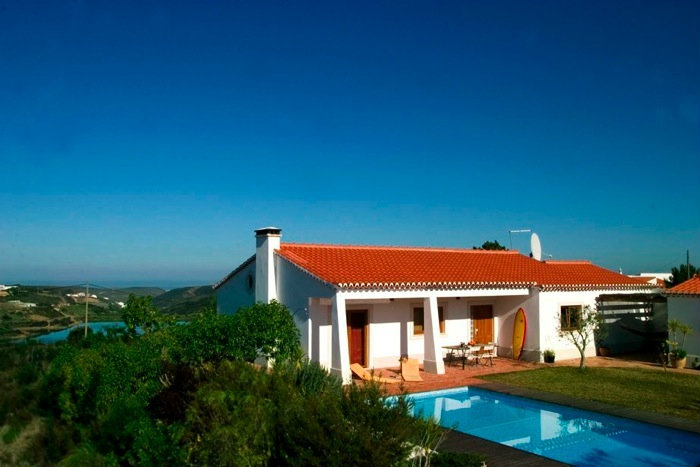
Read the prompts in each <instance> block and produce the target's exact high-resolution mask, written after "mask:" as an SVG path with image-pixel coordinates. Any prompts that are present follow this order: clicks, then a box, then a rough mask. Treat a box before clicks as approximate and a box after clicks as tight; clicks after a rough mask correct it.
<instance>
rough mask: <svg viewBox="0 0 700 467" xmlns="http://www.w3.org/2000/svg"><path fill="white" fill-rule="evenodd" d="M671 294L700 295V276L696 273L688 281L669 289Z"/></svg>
mask: <svg viewBox="0 0 700 467" xmlns="http://www.w3.org/2000/svg"><path fill="white" fill-rule="evenodd" d="M667 293H668V294H669V295H700V277H699V276H697V275H695V276H693V277H692V278H690V279H688V280H687V281H685V282H683V283H681V284H678V285H677V286H675V287H671V288H670V289H668V291H667Z"/></svg>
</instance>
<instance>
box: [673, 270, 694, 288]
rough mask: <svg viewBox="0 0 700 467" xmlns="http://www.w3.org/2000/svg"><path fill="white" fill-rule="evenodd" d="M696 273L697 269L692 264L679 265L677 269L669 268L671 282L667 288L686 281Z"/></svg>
mask: <svg viewBox="0 0 700 467" xmlns="http://www.w3.org/2000/svg"><path fill="white" fill-rule="evenodd" d="M697 273H698V268H696V267H695V266H693V265H692V264H687V265H686V264H681V265H680V266H678V267H677V268H676V267H673V268H671V281H670V282H669V286H670V287H675V286H676V285H678V284H681V283H683V282H685V281H687V280H688V279H690V278H691V277H693V276H694V275H695V274H697Z"/></svg>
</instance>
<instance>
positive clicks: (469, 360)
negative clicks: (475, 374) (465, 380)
mask: <svg viewBox="0 0 700 467" xmlns="http://www.w3.org/2000/svg"><path fill="white" fill-rule="evenodd" d="M480 356H481V347H472V346H470V347H469V348H467V350H466V352H465V353H464V362H463V365H462V369H464V364H466V365H474V366H476V365H478V364H479V357H480Z"/></svg>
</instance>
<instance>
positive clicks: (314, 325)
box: [304, 298, 333, 370]
mask: <svg viewBox="0 0 700 467" xmlns="http://www.w3.org/2000/svg"><path fill="white" fill-rule="evenodd" d="M308 325H309V328H310V331H309V336H308V337H307V344H308V343H310V349H304V350H305V352H306V354H307V356H308V357H309V359H310V360H312V361H316V362H318V363H320V364H321V366H323V367H325V368H326V369H327V370H330V369H331V365H332V360H331V356H332V352H333V346H332V344H333V340H332V339H333V330H332V327H331V305H330V304H328V303H327V302H326V301H323V300H321V299H319V298H312V299H310V300H309V322H308Z"/></svg>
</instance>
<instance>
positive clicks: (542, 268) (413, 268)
mask: <svg viewBox="0 0 700 467" xmlns="http://www.w3.org/2000/svg"><path fill="white" fill-rule="evenodd" d="M277 253H278V254H279V255H280V256H282V257H283V258H285V259H287V260H288V261H290V262H292V263H294V264H296V265H297V266H299V267H300V268H302V269H304V270H306V271H307V272H308V273H310V274H311V275H313V276H315V277H317V278H318V279H320V280H322V281H324V282H327V283H330V284H333V285H335V286H337V287H339V288H341V289H423V288H453V289H462V288H483V287H529V286H535V285H537V286H541V287H543V288H547V289H559V288H561V289H567V290H568V289H630V288H634V289H638V288H649V287H654V286H653V285H651V284H648V283H646V282H645V281H643V280H639V279H634V278H630V277H627V276H625V275H622V274H618V273H616V272H613V271H610V270H608V269H604V268H601V267H598V266H595V265H593V264H591V263H590V262H587V261H547V262H541V261H537V260H535V259H532V258H529V257H527V256H523V255H521V254H520V253H518V252H517V251H486V250H464V249H449V248H420V247H385V246H381V247H376V246H348V245H317V244H302V243H282V244H281V246H280V249H279V250H277Z"/></svg>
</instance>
